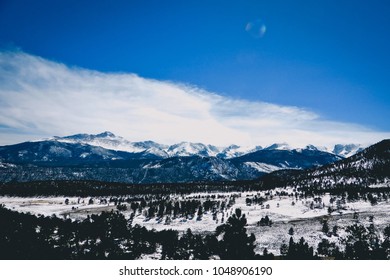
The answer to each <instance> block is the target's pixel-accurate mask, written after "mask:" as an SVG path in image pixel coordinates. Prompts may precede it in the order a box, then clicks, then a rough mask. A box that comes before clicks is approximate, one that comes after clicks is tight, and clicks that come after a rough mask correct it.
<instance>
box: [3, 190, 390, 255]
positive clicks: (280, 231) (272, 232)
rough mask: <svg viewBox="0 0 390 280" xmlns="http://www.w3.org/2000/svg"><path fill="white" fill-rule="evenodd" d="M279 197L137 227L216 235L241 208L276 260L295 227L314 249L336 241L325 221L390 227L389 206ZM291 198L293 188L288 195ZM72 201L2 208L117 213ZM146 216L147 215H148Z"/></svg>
mask: <svg viewBox="0 0 390 280" xmlns="http://www.w3.org/2000/svg"><path fill="white" fill-rule="evenodd" d="M276 191H282V190H280V189H276V190H273V191H272V192H270V193H266V192H243V193H239V192H228V193H224V192H221V193H212V194H213V195H215V196H216V198H215V199H213V200H221V201H222V200H227V199H229V197H232V196H235V197H236V199H235V201H236V202H235V204H234V205H233V206H232V207H231V208H229V209H225V210H224V211H222V212H221V211H219V212H218V214H217V219H216V220H214V219H213V215H212V213H211V212H205V213H204V214H203V215H202V218H201V219H200V220H198V216H197V215H196V214H195V215H194V216H193V217H179V216H178V217H177V218H173V216H171V221H170V223H169V224H166V223H165V219H166V216H164V217H163V218H162V219H158V218H156V217H154V218H152V219H147V218H146V217H145V216H144V215H143V213H140V212H138V211H137V212H136V215H135V217H134V220H133V224H139V225H141V226H145V227H146V228H148V229H156V230H163V229H174V230H178V231H179V232H185V231H186V230H187V229H188V228H191V230H192V231H193V232H197V233H211V232H214V230H215V228H216V227H217V226H219V225H221V224H222V218H224V221H226V220H227V218H228V217H229V216H231V215H232V214H233V213H234V211H235V209H236V208H240V209H241V210H242V213H243V214H245V215H246V218H247V224H248V225H247V230H248V233H254V234H255V236H256V240H257V244H258V246H257V247H256V250H257V251H258V252H259V253H261V252H262V250H263V249H264V248H267V249H268V250H269V251H270V252H272V253H274V254H279V249H280V246H281V245H282V243H287V244H288V241H289V239H290V235H289V234H288V231H289V229H290V228H291V227H293V228H294V232H295V234H294V235H293V238H294V240H295V241H297V240H298V239H299V238H300V237H304V238H305V240H306V241H307V242H308V243H309V245H310V246H316V245H317V244H318V242H319V241H321V239H322V238H328V239H330V241H337V240H338V239H337V238H336V237H328V236H326V235H325V234H324V233H323V232H322V231H321V228H322V225H321V221H322V220H324V219H326V220H328V223H329V227H330V228H333V226H334V225H337V226H338V227H339V234H340V235H341V236H342V235H343V234H344V233H343V231H344V230H345V228H346V227H347V226H349V225H352V224H353V223H355V222H356V219H355V218H354V216H355V214H354V213H358V215H359V222H360V223H362V224H365V225H368V219H369V217H370V216H374V217H375V218H374V223H375V226H376V227H377V228H379V229H381V228H382V229H383V228H384V227H385V226H386V225H388V224H390V215H388V213H389V211H390V201H381V202H379V203H378V204H376V205H371V204H370V203H369V202H368V201H367V202H366V201H361V200H360V201H355V202H346V203H345V204H342V205H341V207H340V208H339V210H336V204H337V202H336V201H332V202H331V195H329V194H324V195H322V196H320V197H318V198H320V199H319V200H317V201H315V200H314V199H313V198H307V199H304V198H302V199H299V198H298V199H297V198H296V197H295V196H293V195H290V196H278V195H277V194H276ZM283 191H286V192H287V193H288V194H292V193H293V190H292V189H291V188H288V189H284V190H283ZM209 195H210V193H194V194H190V195H171V196H170V197H171V199H172V200H173V201H175V200H189V199H199V200H201V201H205V200H206V199H207V196H209ZM255 195H257V196H262V197H264V198H266V201H265V202H264V203H263V206H261V205H259V204H257V205H255V204H247V202H246V199H247V198H253V197H254V196H255ZM66 198H67V197H33V198H21V197H8V196H2V197H0V204H4V205H5V206H6V207H7V208H9V209H12V210H15V211H20V212H30V213H32V214H34V215H38V214H42V215H45V216H51V215H52V214H55V215H57V216H58V217H63V218H71V219H84V218H86V217H87V215H91V214H99V213H100V212H102V211H111V210H114V211H115V210H116V206H115V205H114V204H113V203H108V204H107V203H105V204H100V203H99V199H98V198H94V204H88V201H89V198H81V199H79V198H77V197H68V199H69V204H68V205H66V204H65V199H66ZM329 207H331V208H332V209H334V211H333V212H332V213H331V214H330V215H329V214H328V208H329ZM128 209H129V210H126V211H123V212H122V213H123V214H124V215H125V216H126V217H130V214H131V213H132V210H131V209H130V207H128ZM145 210H146V209H145ZM266 215H267V216H268V217H269V218H270V219H271V221H272V223H273V224H272V226H271V227H269V226H257V223H258V222H259V221H260V219H261V218H262V217H265V216H266Z"/></svg>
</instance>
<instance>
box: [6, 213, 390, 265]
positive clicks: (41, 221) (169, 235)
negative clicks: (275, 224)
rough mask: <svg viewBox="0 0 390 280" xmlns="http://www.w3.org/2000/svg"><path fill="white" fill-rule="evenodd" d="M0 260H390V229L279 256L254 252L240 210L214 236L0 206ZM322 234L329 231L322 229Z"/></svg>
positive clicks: (353, 229)
mask: <svg viewBox="0 0 390 280" xmlns="http://www.w3.org/2000/svg"><path fill="white" fill-rule="evenodd" d="M0 223H1V225H2V226H1V228H0V259H138V258H148V256H149V257H150V256H153V257H154V258H158V259H181V260H182V259H276V258H277V259H324V258H333V259H389V258H390V225H389V226H387V227H386V228H385V229H384V231H383V233H380V234H378V233H377V232H378V231H377V230H376V228H375V226H374V224H370V225H369V226H368V227H365V226H364V225H362V224H359V223H358V222H356V223H354V224H352V225H350V226H348V227H347V229H346V233H347V235H346V236H344V237H343V238H342V239H341V243H340V244H341V246H339V245H337V244H336V243H334V242H329V240H327V239H323V240H322V241H320V242H319V244H318V246H317V250H316V251H314V249H313V247H310V246H309V245H308V244H307V242H306V241H305V240H304V239H303V238H300V239H299V240H297V241H294V239H293V237H291V238H290V242H289V244H283V245H282V246H281V248H280V255H278V256H274V255H272V254H269V253H268V252H267V250H266V249H265V250H264V251H263V253H262V254H256V253H255V247H256V245H255V243H256V238H255V236H254V235H253V234H250V235H249V234H247V230H246V225H247V220H246V217H245V214H243V213H241V210H240V209H236V210H235V213H234V214H232V215H231V216H230V217H229V218H228V219H227V220H226V223H224V224H221V225H220V226H218V227H217V228H216V229H215V231H214V232H213V233H209V234H197V233H193V232H192V231H191V229H188V230H187V231H186V232H185V233H183V234H180V233H179V232H178V231H174V230H163V231H155V230H148V229H146V228H145V227H141V226H139V225H133V223H132V217H130V218H129V219H126V218H125V216H124V215H123V214H122V213H121V212H120V211H111V212H103V213H101V214H100V215H91V216H88V217H87V218H86V219H84V220H81V221H71V220H69V219H65V220H64V219H60V218H57V217H56V216H54V215H53V216H51V217H44V216H42V215H41V216H34V215H31V214H26V213H19V212H15V211H12V210H9V209H7V208H5V207H4V206H3V205H1V206H0ZM323 230H329V229H327V228H326V226H325V225H324V226H323Z"/></svg>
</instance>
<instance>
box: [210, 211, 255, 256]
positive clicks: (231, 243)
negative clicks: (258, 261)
mask: <svg viewBox="0 0 390 280" xmlns="http://www.w3.org/2000/svg"><path fill="white" fill-rule="evenodd" d="M246 224H247V220H246V217H245V214H242V213H241V210H240V209H238V208H237V209H236V211H235V214H233V215H232V216H231V217H229V218H228V220H227V222H226V223H225V224H223V225H221V226H219V227H217V229H216V235H217V236H220V235H223V238H222V240H221V241H220V252H219V255H220V257H221V259H225V260H242V259H254V257H255V253H254V248H255V244H254V243H255V241H256V238H255V236H254V234H251V235H249V236H248V235H247V234H246V228H245V226H246Z"/></svg>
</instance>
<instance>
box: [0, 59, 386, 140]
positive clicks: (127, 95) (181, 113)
mask: <svg viewBox="0 0 390 280" xmlns="http://www.w3.org/2000/svg"><path fill="white" fill-rule="evenodd" d="M105 130H109V131H112V132H114V133H115V134H118V135H121V136H123V137H125V138H127V139H129V140H134V141H141V140H147V139H151V140H155V141H158V142H161V143H174V142H180V141H192V142H204V143H211V144H215V145H228V144H231V143H236V144H242V145H252V144H260V145H267V144H270V143H273V142H288V143H290V144H291V145H295V146H302V145H305V144H308V143H313V144H317V145H332V144H335V143H348V142H359V143H373V142H376V141H379V140H381V139H383V138H389V137H390V133H389V132H378V131H372V130H369V129H368V128H365V127H362V126H359V125H357V124H349V123H341V122H331V121H327V120H325V119H323V118H321V117H320V116H319V115H317V114H316V113H315V112H311V111H309V110H307V109H303V108H298V107H288V106H280V105H276V104H269V103H264V102H250V101H246V100H237V99H232V98H229V97H225V96H222V95H218V94H215V93H210V92H207V91H205V90H202V89H199V88H196V87H193V86H189V85H184V84H178V83H173V82H166V81H157V80H151V79H144V78H141V77H139V76H137V75H134V74H118V73H101V72H96V71H90V70H85V69H79V68H74V67H68V66H66V65H63V64H61V63H57V62H52V61H49V60H46V59H43V58H40V57H36V56H32V55H29V54H26V53H23V52H2V53H0V144H10V143H15V142H18V141H24V140H29V139H32V138H40V137H48V136H52V135H69V134H74V133H80V132H85V133H98V132H101V131H105Z"/></svg>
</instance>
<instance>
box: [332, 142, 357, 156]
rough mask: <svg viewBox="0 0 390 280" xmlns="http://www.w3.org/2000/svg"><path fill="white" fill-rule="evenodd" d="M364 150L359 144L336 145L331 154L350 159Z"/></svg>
mask: <svg viewBox="0 0 390 280" xmlns="http://www.w3.org/2000/svg"><path fill="white" fill-rule="evenodd" d="M363 150H364V147H363V146H362V145H360V144H337V145H335V146H334V149H333V151H332V152H333V153H334V154H335V155H338V156H341V157H345V158H347V157H350V156H353V155H354V154H356V153H359V152H361V151H363Z"/></svg>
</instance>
